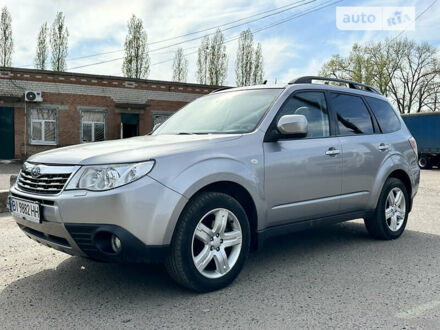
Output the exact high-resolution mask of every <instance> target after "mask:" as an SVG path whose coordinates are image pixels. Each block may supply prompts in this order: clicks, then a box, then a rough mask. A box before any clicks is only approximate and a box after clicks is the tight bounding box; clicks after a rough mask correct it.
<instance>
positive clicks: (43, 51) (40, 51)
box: [34, 23, 49, 70]
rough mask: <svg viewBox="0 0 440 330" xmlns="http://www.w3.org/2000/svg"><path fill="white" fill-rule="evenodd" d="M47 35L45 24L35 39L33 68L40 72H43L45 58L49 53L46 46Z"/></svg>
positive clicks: (45, 64)
mask: <svg viewBox="0 0 440 330" xmlns="http://www.w3.org/2000/svg"><path fill="white" fill-rule="evenodd" d="M47 34H48V27H47V23H44V24H43V25H41V28H40V32H39V33H38V39H37V50H36V54H35V59H34V62H35V68H37V69H40V70H45V69H46V66H47V57H48V55H49V54H48V53H49V48H48V45H47Z"/></svg>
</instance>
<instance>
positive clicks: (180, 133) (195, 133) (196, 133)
mask: <svg viewBox="0 0 440 330" xmlns="http://www.w3.org/2000/svg"><path fill="white" fill-rule="evenodd" d="M200 134H212V133H210V132H206V133H205V132H194V133H190V132H179V133H177V135H200Z"/></svg>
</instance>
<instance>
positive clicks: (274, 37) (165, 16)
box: [4, 0, 440, 85]
mask: <svg viewBox="0 0 440 330" xmlns="http://www.w3.org/2000/svg"><path fill="white" fill-rule="evenodd" d="M309 1H310V0H304V3H305V2H309ZM293 2H297V1H294V0H275V1H265V0H254V1H252V0H251V1H249V0H236V1H229V0H222V1H206V0H205V1H193V0H167V1H160V0H149V1H141V0H139V1H129V0H126V1H116V0H113V1H112V0H100V1H90V0H89V1H85V0H77V1H74V2H72V1H39V2H37V1H31V0H27V1H21V0H6V1H4V3H5V5H6V6H7V7H8V9H9V11H10V12H11V15H12V19H13V36H14V40H15V52H14V56H13V65H14V66H20V67H32V66H33V57H34V54H35V44H36V38H37V34H38V29H39V26H40V25H41V24H42V23H43V22H45V21H47V22H49V24H51V23H52V21H53V19H54V17H55V15H56V12H57V11H63V12H64V14H65V16H66V23H67V25H68V27H69V32H70V37H69V56H68V58H69V60H68V68H69V69H70V70H69V71H75V72H85V73H96V74H107V75H121V64H122V60H119V59H118V58H120V57H122V56H123V52H122V51H121V50H122V49H123V43H124V39H125V34H126V24H127V21H128V19H129V18H130V16H131V14H132V13H134V14H136V15H137V16H138V17H140V18H142V19H143V21H144V26H145V29H146V31H147V33H148V38H149V41H150V42H157V41H160V40H163V39H168V38H172V37H176V36H179V35H182V34H185V33H189V32H193V31H198V30H200V29H204V28H209V27H214V26H218V25H222V24H224V23H226V22H230V21H234V20H238V19H242V18H244V17H248V16H251V15H254V14H257V13H259V12H262V11H266V10H270V9H275V8H277V7H281V6H285V5H287V4H290V3H293ZM432 3H433V0H422V1H410V0H407V1H403V0H396V1H379V0H371V1H368V0H365V1H349V0H345V1H340V2H337V3H336V1H331V0H316V1H314V2H310V3H309V4H306V5H303V6H300V7H298V8H295V9H292V10H289V11H287V12H284V13H282V14H279V15H275V16H271V17H268V18H266V19H262V20H259V21H257V22H253V23H250V24H246V25H243V26H240V27H237V28H234V29H230V30H228V31H225V37H226V40H228V39H231V38H234V37H235V36H237V35H238V34H239V33H240V32H241V31H242V30H243V29H246V28H247V27H249V28H251V30H254V31H255V30H257V29H259V28H262V27H264V26H267V25H270V24H274V23H276V22H279V21H281V20H283V19H285V18H289V17H291V16H292V15H295V14H300V13H304V12H305V11H308V10H310V9H313V8H316V7H318V6H321V5H325V4H331V5H330V6H328V7H326V8H324V9H321V10H318V11H316V12H313V13H309V14H306V15H304V16H302V17H299V18H297V19H294V20H291V21H289V22H286V23H284V24H281V25H278V26H276V27H273V28H270V29H267V30H264V31H261V32H258V33H255V35H254V39H255V41H256V42H261V44H262V46H263V54H264V60H265V78H266V79H268V81H269V82H270V83H273V82H274V81H275V79H276V80H277V81H278V83H286V82H287V81H289V80H290V79H292V78H294V77H296V76H299V75H305V74H317V72H318V71H319V69H320V67H321V65H322V63H323V62H325V61H326V60H328V59H329V58H330V56H331V55H332V54H335V53H340V54H343V55H345V54H347V53H348V52H349V50H350V48H351V46H352V44H353V43H354V42H360V43H363V42H368V41H370V40H376V41H379V40H382V39H385V38H386V37H393V36H395V35H397V34H398V33H399V32H398V31H397V32H396V31H341V30H338V29H337V28H336V23H335V18H336V14H335V13H336V6H415V9H416V14H419V13H421V12H422V11H423V10H425V9H426V8H427V7H428V6H429V5H431V4H432ZM301 4H302V3H301ZM240 23H244V21H241V22H240ZM210 32H213V31H208V32H206V33H210ZM439 32H440V1H439V2H438V3H435V4H434V5H433V6H432V7H431V8H430V10H429V11H427V12H426V13H425V14H424V15H423V16H421V17H420V18H419V19H418V20H417V22H416V29H415V31H406V32H405V33H404V35H405V36H408V37H409V38H411V39H415V40H417V41H418V42H422V41H427V42H430V43H431V44H433V45H435V46H437V47H438V46H439V45H440V33H439ZM203 34H204V33H202V34H196V35H192V36H191V37H187V38H181V39H177V40H172V41H168V42H164V43H159V44H154V45H150V49H151V50H155V49H157V48H160V47H166V46H170V45H172V44H174V43H176V42H180V41H185V40H187V39H189V38H196V37H198V36H203ZM199 43H200V40H194V41H191V42H186V43H184V44H182V45H178V46H172V47H168V48H166V49H162V50H156V51H154V52H151V63H152V64H153V65H152V68H151V73H150V76H149V78H151V79H160V80H169V79H170V78H171V75H172V73H171V72H172V70H171V66H172V58H173V56H174V52H175V50H176V48H177V47H183V48H184V49H185V53H186V54H188V55H187V58H188V61H189V75H188V81H189V82H195V70H196V67H195V63H196V58H197V55H195V54H191V53H193V52H195V50H196V49H197V46H198V45H199ZM236 48H237V41H236V40H234V41H232V42H230V43H228V44H227V52H228V57H229V58H228V78H227V81H226V83H227V84H228V85H234V83H235V80H234V62H235V53H236ZM106 52H112V53H110V54H102V55H99V56H93V57H88V58H82V59H75V58H77V57H83V56H89V55H94V54H101V53H106ZM113 59H115V60H114V61H111V62H108V63H104V64H100V65H92V66H88V67H83V68H77V69H73V68H75V67H78V66H83V65H89V64H93V63H97V62H101V61H109V60H113ZM162 62H165V63H162Z"/></svg>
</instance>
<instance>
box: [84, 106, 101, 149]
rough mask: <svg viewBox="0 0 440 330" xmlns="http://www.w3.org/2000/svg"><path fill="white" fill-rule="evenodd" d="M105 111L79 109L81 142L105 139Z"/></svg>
mask: <svg viewBox="0 0 440 330" xmlns="http://www.w3.org/2000/svg"><path fill="white" fill-rule="evenodd" d="M105 133H106V127H105V112H104V111H81V142H95V141H104V140H105Z"/></svg>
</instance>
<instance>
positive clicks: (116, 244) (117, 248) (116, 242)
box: [111, 234, 122, 253]
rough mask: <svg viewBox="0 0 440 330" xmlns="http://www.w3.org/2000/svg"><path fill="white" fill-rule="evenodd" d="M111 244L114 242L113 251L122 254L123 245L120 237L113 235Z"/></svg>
mask: <svg viewBox="0 0 440 330" xmlns="http://www.w3.org/2000/svg"><path fill="white" fill-rule="evenodd" d="M111 242H112V249H113V251H114V252H115V253H119V252H121V248H122V243H121V240H120V239H119V237H118V236H116V235H115V234H113V235H112V238H111Z"/></svg>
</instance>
